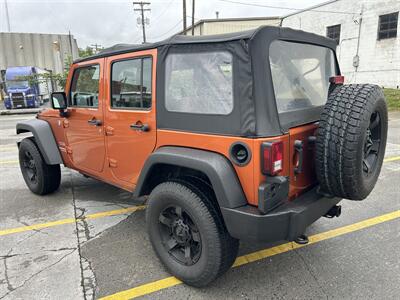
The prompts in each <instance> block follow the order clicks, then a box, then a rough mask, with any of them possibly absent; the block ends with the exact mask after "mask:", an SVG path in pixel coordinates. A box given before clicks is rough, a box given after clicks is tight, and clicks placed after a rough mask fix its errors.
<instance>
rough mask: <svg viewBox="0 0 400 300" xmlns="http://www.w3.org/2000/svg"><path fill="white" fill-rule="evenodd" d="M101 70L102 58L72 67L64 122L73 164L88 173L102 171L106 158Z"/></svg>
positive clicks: (68, 149)
mask: <svg viewBox="0 0 400 300" xmlns="http://www.w3.org/2000/svg"><path fill="white" fill-rule="evenodd" d="M102 71H103V59H97V60H95V61H92V62H91V63H88V64H82V65H81V64H80V65H78V66H77V67H75V69H74V71H73V77H72V81H71V86H70V89H69V93H68V99H69V105H68V118H66V119H65V120H64V124H63V125H64V128H65V137H66V142H67V148H66V149H67V153H68V155H69V156H70V158H71V160H72V161H73V163H74V167H75V168H76V169H78V170H82V171H84V172H86V173H90V174H96V173H101V172H102V171H103V167H104V159H105V144H104V132H103V107H102V103H103V102H102V97H103V89H102V84H101V76H100V75H101V72H102Z"/></svg>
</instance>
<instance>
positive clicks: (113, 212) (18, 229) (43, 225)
mask: <svg viewBox="0 0 400 300" xmlns="http://www.w3.org/2000/svg"><path fill="white" fill-rule="evenodd" d="M144 208H145V206H144V205H142V206H131V207H127V208H122V209H116V210H110V211H105V212H100V213H95V214H90V215H87V216H85V217H84V218H82V219H97V218H102V217H107V216H115V215H122V214H126V213H132V212H134V211H138V210H143V209H144ZM72 223H75V219H74V218H68V219H62V220H58V221H53V222H46V223H40V224H34V225H29V226H23V227H16V228H10V229H4V230H0V236H3V235H9V234H13V233H19V232H25V231H30V230H38V229H43V228H48V227H53V226H59V225H64V224H72Z"/></svg>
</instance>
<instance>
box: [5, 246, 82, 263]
mask: <svg viewBox="0 0 400 300" xmlns="http://www.w3.org/2000/svg"><path fill="white" fill-rule="evenodd" d="M76 249H77V248H76V247H62V248H58V249H43V250H40V251H43V252H60V251H67V250H76ZM32 254H34V252H25V253H15V254H7V255H0V260H1V259H7V258H11V257H15V256H22V255H32Z"/></svg>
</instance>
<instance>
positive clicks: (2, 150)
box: [0, 145, 18, 152]
mask: <svg viewBox="0 0 400 300" xmlns="http://www.w3.org/2000/svg"><path fill="white" fill-rule="evenodd" d="M10 150H18V147H17V145H15V147H0V152H8V151H10Z"/></svg>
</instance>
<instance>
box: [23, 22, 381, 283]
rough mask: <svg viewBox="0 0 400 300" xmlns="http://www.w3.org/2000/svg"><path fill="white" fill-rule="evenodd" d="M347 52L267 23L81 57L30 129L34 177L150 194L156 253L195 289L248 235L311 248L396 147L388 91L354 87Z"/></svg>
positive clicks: (29, 178)
mask: <svg viewBox="0 0 400 300" xmlns="http://www.w3.org/2000/svg"><path fill="white" fill-rule="evenodd" d="M335 48H336V42H335V41H334V40H331V39H328V38H325V37H322V36H318V35H315V34H311V33H307V32H302V31H297V30H292V29H288V28H278V27H261V28H259V29H256V30H251V31H246V32H240V33H232V34H224V35H216V36H201V37H189V36H174V37H171V38H170V39H168V40H165V41H163V42H160V43H156V44H145V45H141V46H124V47H116V48H113V49H108V50H104V51H102V52H101V53H99V54H96V55H93V56H91V57H89V58H84V59H80V60H77V61H75V62H74V64H73V65H72V67H71V71H70V74H69V77H68V82H67V85H66V88H65V91H66V92H65V93H64V92H62V93H61V92H60V93H53V94H52V105H53V109H48V110H45V111H43V112H41V113H39V114H38V116H37V119H35V120H31V121H22V122H19V123H18V124H17V133H18V134H19V133H23V132H31V133H32V137H28V138H25V139H23V140H22V141H21V142H20V143H19V159H20V166H21V171H22V174H23V176H24V179H25V182H26V184H27V186H28V187H29V188H30V190H31V191H32V192H34V193H36V194H39V195H44V194H48V193H51V192H54V191H55V190H57V188H58V187H59V185H60V178H61V173H60V165H61V164H63V165H64V166H65V167H68V168H71V169H74V170H77V171H78V172H80V173H82V174H84V175H85V176H90V177H93V178H96V179H99V180H101V181H104V182H108V183H110V184H112V185H115V186H117V187H120V188H122V189H126V190H128V191H131V192H132V193H134V195H135V196H136V197H140V196H146V195H147V196H148V204H147V209H146V224H147V225H146V226H147V230H148V233H149V237H150V241H151V243H152V245H153V248H154V250H155V252H156V254H157V256H158V257H159V259H160V260H161V261H162V262H163V264H164V265H165V266H166V268H167V269H168V270H169V271H170V272H171V274H173V275H174V276H176V277H177V278H179V279H181V280H182V281H184V282H185V283H187V284H189V285H193V286H198V287H199V286H205V285H207V284H209V283H211V282H212V281H213V280H214V279H215V278H217V277H218V276H220V275H222V274H223V273H224V272H226V271H227V270H228V269H229V268H230V267H231V265H232V264H233V262H234V260H235V258H236V256H237V252H238V246H239V240H246V241H253V242H275V241H280V240H289V241H296V242H298V243H307V236H306V235H305V234H304V233H305V230H306V228H307V227H308V226H309V225H310V224H312V223H313V222H315V221H316V220H318V219H319V218H320V217H322V216H325V217H328V218H331V217H335V216H339V215H340V211H341V209H340V206H338V203H339V202H340V201H341V200H342V199H348V200H362V199H365V198H366V197H367V196H368V194H369V193H370V192H371V190H372V189H373V188H374V186H375V183H376V181H377V178H378V175H379V173H380V170H381V166H382V161H383V157H384V153H385V145H386V136H387V120H388V117H387V108H386V102H385V99H384V96H383V94H382V91H381V89H380V88H379V87H377V86H375V85H370V84H344V82H343V81H344V78H343V76H341V73H340V68H339V65H338V62H337V58H336V54H335ZM94 193H95V191H94ZM133 231H134V229H132V232H133Z"/></svg>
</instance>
